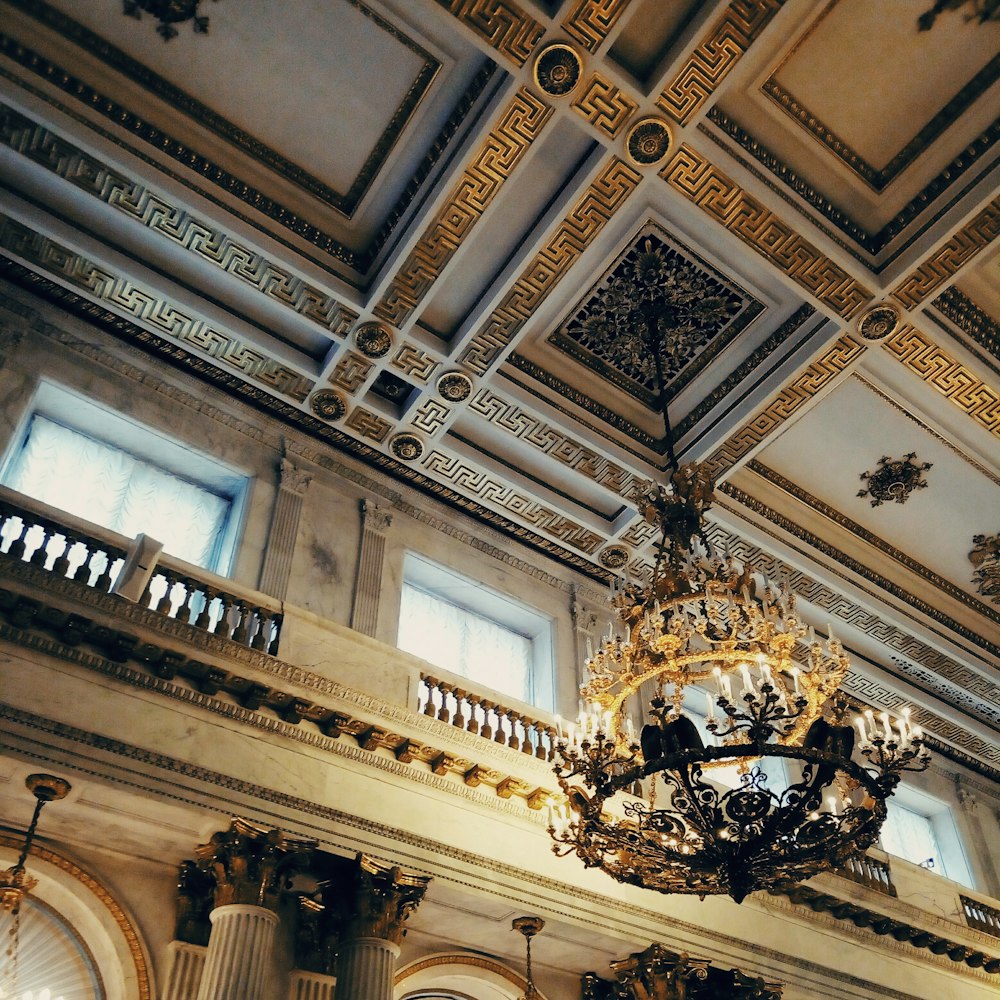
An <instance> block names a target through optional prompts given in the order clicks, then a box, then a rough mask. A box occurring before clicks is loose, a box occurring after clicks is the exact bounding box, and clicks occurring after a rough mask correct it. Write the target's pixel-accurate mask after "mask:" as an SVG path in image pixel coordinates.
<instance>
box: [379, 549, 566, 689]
mask: <svg viewBox="0 0 1000 1000" xmlns="http://www.w3.org/2000/svg"><path fill="white" fill-rule="evenodd" d="M551 630H552V623H551V621H550V620H549V619H548V618H546V617H545V616H544V615H541V614H539V613H538V612H537V611H534V610H532V609H531V608H528V607H526V606H524V605H522V604H520V603H519V602H516V601H513V600H511V599H510V598H508V597H504V596H503V595H501V594H498V593H497V592H496V591H493V590H489V589H488V588H486V587H483V586H482V585H481V584H479V583H476V582H475V581H474V580H470V579H468V578H467V577H463V576H459V575H458V574H456V573H452V572H450V571H449V570H446V569H444V568H443V567H440V566H436V565H434V564H433V563H430V562H428V561H427V560H425V559H421V558H419V557H417V556H414V555H412V554H410V555H408V556H407V557H406V561H405V565H404V574H403V588H402V595H401V601H400V611H399V632H398V638H397V645H398V646H399V648H400V649H402V650H405V651H406V652H408V653H413V654H414V655H415V656H419V657H421V658H422V659H424V660H427V661H428V662H429V663H433V664H435V665H436V666H439V667H442V668H443V669H445V670H447V671H449V672H450V673H453V674H457V675H459V676H460V677H467V678H468V679H469V680H470V681H472V682H473V684H476V683H478V684H481V685H482V686H483V687H487V688H490V689H492V690H494V691H497V692H499V693H501V694H507V695H510V696H511V697H513V698H516V699H518V700H519V701H523V702H527V703H529V704H534V705H539V706H541V707H544V708H549V707H551V704H552V652H551V649H552V644H551Z"/></svg>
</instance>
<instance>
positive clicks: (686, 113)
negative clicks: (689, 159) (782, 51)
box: [656, 0, 784, 125]
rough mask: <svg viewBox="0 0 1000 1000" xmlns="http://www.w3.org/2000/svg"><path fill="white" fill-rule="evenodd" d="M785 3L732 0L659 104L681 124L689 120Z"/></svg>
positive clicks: (779, 1)
mask: <svg viewBox="0 0 1000 1000" xmlns="http://www.w3.org/2000/svg"><path fill="white" fill-rule="evenodd" d="M783 3H784V0H733V2H732V3H731V4H730V5H729V7H728V8H727V9H726V12H725V14H723V15H722V17H721V18H720V19H719V20H718V21H716V22H715V24H714V25H712V27H711V28H710V29H709V31H708V33H707V34H706V35H705V37H704V38H703V39H702V40H701V41H700V42H699V43H698V45H697V46H696V47H695V50H694V51H693V52H692V53H691V55H690V56H689V57H688V60H687V62H686V63H685V64H684V65H683V66H682V67H681V68H680V69H679V70H678V72H677V75H676V76H675V77H674V78H673V80H671V82H670V83H668V84H667V86H666V87H665V88H664V89H663V92H662V93H661V94H660V96H659V97H657V99H656V106H657V107H658V108H660V110H661V111H663V112H665V113H666V114H668V115H670V117H671V118H673V120H674V121H675V122H677V123H678V124H680V125H684V124H686V123H687V122H689V121H690V120H691V119H692V118H693V117H694V115H695V114H697V112H698V110H699V109H700V108H701V107H702V105H704V104H705V102H706V101H707V100H708V99H709V98H710V97H711V96H712V95H713V94H714V93H715V91H716V90H717V89H718V87H719V84H721V83H722V81H723V80H724V79H725V78H726V77H727V76H728V75H729V72H730V71H731V70H732V69H733V68H734V67H735V66H736V63H737V62H739V60H740V59H741V58H742V57H743V56H744V55H745V53H746V51H747V49H749V48H750V46H751V45H752V44H753V43H754V42H755V41H756V40H757V38H758V37H759V36H760V34H761V32H762V31H763V30H764V29H765V28H766V27H767V26H768V24H770V22H771V18H772V17H774V15H775V14H777V13H778V11H779V10H780V9H781V6H782V4H783Z"/></svg>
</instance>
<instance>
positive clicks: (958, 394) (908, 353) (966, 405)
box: [882, 326, 1000, 437]
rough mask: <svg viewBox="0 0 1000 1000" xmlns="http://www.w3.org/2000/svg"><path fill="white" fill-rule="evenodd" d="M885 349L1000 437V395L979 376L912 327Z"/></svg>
mask: <svg viewBox="0 0 1000 1000" xmlns="http://www.w3.org/2000/svg"><path fill="white" fill-rule="evenodd" d="M882 346H883V347H884V348H885V350H887V351H888V352H889V353H890V354H891V355H893V356H894V357H895V358H896V360H897V361H900V362H902V364H903V365H904V366H905V367H906V368H908V369H909V370H910V371H911V372H913V374H914V375H916V376H918V377H919V378H920V379H922V380H923V381H924V382H926V383H927V384H928V385H929V386H931V387H932V388H934V389H936V390H937V391H938V392H939V393H941V395H942V396H944V397H945V398H946V399H950V400H951V401H952V402H953V403H954V404H955V405H956V406H957V407H958V408H959V409H960V410H962V411H963V412H965V413H966V414H968V415H969V416H970V417H972V419H973V420H975V421H976V423H977V424H979V426H980V427H982V428H983V429H984V430H987V431H989V432H990V434H993V435H994V436H995V437H1000V393H998V392H997V391H996V389H993V388H991V387H990V386H988V385H987V384H986V383H985V382H984V381H983V380H982V379H981V378H979V376H978V375H976V374H975V372H973V371H972V370H971V369H969V368H967V367H966V366H965V365H963V364H962V363H961V362H960V361H956V360H955V358H953V357H952V356H951V355H950V354H948V353H947V352H946V351H943V350H942V349H941V348H940V347H938V346H937V344H935V343H933V342H931V341H930V340H928V339H927V338H926V337H925V336H924V335H923V334H922V333H920V331H919V330H917V329H915V328H914V327H912V326H904V327H903V328H902V329H901V330H899V331H898V332H897V333H896V334H894V335H893V336H892V337H890V338H889V339H888V340H887V341H886V342H885V343H884V344H883V345H882Z"/></svg>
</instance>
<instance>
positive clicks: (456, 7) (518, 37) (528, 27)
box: [438, 0, 545, 66]
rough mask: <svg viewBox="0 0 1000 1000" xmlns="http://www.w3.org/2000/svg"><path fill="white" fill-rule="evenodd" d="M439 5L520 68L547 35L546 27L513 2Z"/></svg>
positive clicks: (443, 0)
mask: <svg viewBox="0 0 1000 1000" xmlns="http://www.w3.org/2000/svg"><path fill="white" fill-rule="evenodd" d="M438 3H439V4H440V5H441V6H442V7H444V8H445V9H446V10H447V11H448V13H449V14H454V15H455V17H457V18H458V19H459V20H460V21H461V22H462V23H463V24H467V25H468V26H469V27H470V28H471V29H472V30H473V31H474V32H475V33H476V34H477V35H479V37H480V38H482V39H484V40H485V41H486V42H488V43H489V44H490V45H491V46H492V47H493V48H494V49H496V50H497V52H499V53H500V54H501V55H504V56H506V57H507V58H508V59H510V60H511V61H512V62H513V63H515V64H516V65H518V66H523V65H524V64H525V63H526V62H527V61H528V56H530V55H531V53H532V50H533V49H534V48H535V46H536V45H537V44H538V42H539V39H541V37H542V35H543V34H544V33H545V27H544V25H542V24H540V23H539V22H538V21H536V20H535V19H534V18H533V17H531V16H530V15H528V14H526V13H525V12H524V11H523V10H521V8H520V7H518V6H517V5H516V4H513V3H511V2H510V0H438Z"/></svg>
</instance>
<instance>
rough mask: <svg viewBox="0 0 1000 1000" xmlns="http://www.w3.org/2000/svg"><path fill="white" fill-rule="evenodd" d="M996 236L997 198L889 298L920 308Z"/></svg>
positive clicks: (998, 232) (999, 229) (999, 231)
mask: <svg viewBox="0 0 1000 1000" xmlns="http://www.w3.org/2000/svg"><path fill="white" fill-rule="evenodd" d="M997 236H1000V198H995V199H994V200H993V201H991V202H990V203H989V205H987V206H986V208H984V209H983V210H982V211H981V212H980V213H979V214H978V215H977V216H976V217H975V218H974V219H972V221H971V222H969V224H968V225H966V226H964V227H963V228H962V229H960V230H959V231H958V232H957V233H955V235H954V236H952V238H951V239H950V240H948V242H947V243H945V244H944V246H942V247H941V248H940V249H938V250H937V251H935V253H934V255H933V256H932V257H929V258H928V259H927V260H925V261H923V263H921V265H920V266H919V267H918V268H917V269H916V271H914V272H913V273H912V274H911V275H908V276H907V277H906V278H905V279H904V280H903V281H902V282H901V283H900V285H899V287H898V288H896V289H895V290H894V291H893V293H892V295H893V298H895V299H896V301H897V302H899V303H900V304H901V305H902V306H903V307H904V308H905V309H912V308H914V307H915V306H918V305H920V303H921V302H923V301H924V299H926V298H927V297H928V296H929V295H932V294H933V293H934V292H935V291H937V289H938V288H940V287H941V286H942V285H943V284H945V282H947V281H948V280H950V279H951V278H952V276H953V275H955V274H956V273H957V272H958V271H959V270H961V269H962V268H963V267H965V265H966V264H968V263H969V261H970V260H972V259H973V258H974V257H976V256H978V254H979V253H980V252H981V251H982V250H984V249H985V248H986V247H988V246H989V245H990V244H991V243H992V242H993V241H994V240H995V239H996V238H997Z"/></svg>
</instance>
